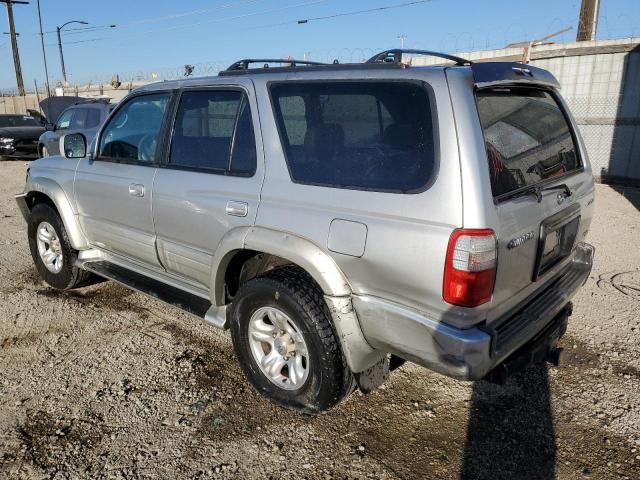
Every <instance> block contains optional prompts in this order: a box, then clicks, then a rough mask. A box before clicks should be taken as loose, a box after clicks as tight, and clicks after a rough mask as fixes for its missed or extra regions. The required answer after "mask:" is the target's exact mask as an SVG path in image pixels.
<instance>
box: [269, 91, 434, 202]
mask: <svg viewBox="0 0 640 480" xmlns="http://www.w3.org/2000/svg"><path fill="white" fill-rule="evenodd" d="M271 95H272V99H273V104H274V109H275V113H276V117H277V121H278V128H279V131H280V138H281V139H282V144H283V148H284V150H285V154H286V157H287V163H288V166H289V172H290V174H291V177H292V179H293V181H295V182H297V183H303V184H310V185H320V186H327V187H335V188H346V189H357V190H373V191H382V192H397V193H415V192H419V191H422V190H424V188H425V186H426V185H427V184H428V183H429V181H430V180H431V178H432V177H433V175H434V173H435V168H436V155H435V147H434V143H435V139H434V129H433V115H432V103H431V101H430V95H429V92H428V90H427V88H426V87H425V86H424V85H423V84H420V83H417V82H416V83H412V82H340V81H329V82H322V83H319V82H286V83H277V84H274V85H273V86H272V87H271Z"/></svg>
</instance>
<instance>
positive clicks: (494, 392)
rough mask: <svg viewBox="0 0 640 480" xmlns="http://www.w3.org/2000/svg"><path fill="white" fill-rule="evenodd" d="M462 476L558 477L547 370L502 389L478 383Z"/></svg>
mask: <svg viewBox="0 0 640 480" xmlns="http://www.w3.org/2000/svg"><path fill="white" fill-rule="evenodd" d="M471 401H472V405H471V410H470V418H469V423H468V427H467V439H466V444H465V447H464V454H463V458H462V466H461V468H460V478H461V479H462V480H471V479H473V480H476V479H485V478H486V479H492V480H495V479H502V478H504V479H515V478H517V479H551V478H555V463H556V443H555V431H554V425H553V413H552V410H551V400H550V390H549V381H548V374H547V366H546V365H544V364H540V365H535V366H532V367H530V368H528V369H527V370H525V371H523V372H521V373H520V374H518V375H516V376H515V377H513V378H512V379H510V380H508V381H507V383H506V384H505V385H503V386H500V385H494V384H491V383H488V382H476V383H475V385H474V387H473V394H472V398H471Z"/></svg>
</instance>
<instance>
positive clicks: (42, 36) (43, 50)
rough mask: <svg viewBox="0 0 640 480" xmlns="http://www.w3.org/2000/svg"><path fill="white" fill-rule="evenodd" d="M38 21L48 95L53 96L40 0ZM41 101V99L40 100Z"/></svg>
mask: <svg viewBox="0 0 640 480" xmlns="http://www.w3.org/2000/svg"><path fill="white" fill-rule="evenodd" d="M38 22H39V23H40V43H41V44H42V59H43V60H44V74H45V77H46V80H47V84H46V87H47V96H48V97H50V96H51V89H50V88H49V69H48V68H47V53H46V52H45V49H44V33H43V32H42V15H40V0H38ZM38 103H39V101H38Z"/></svg>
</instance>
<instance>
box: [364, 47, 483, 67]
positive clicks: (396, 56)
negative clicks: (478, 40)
mask: <svg viewBox="0 0 640 480" xmlns="http://www.w3.org/2000/svg"><path fill="white" fill-rule="evenodd" d="M404 54H413V55H424V56H428V57H438V58H444V59H446V60H451V61H452V62H455V64H456V65H471V63H472V62H471V60H466V59H464V58H460V57H456V56H455V55H449V54H448V53H440V52H432V51H431V50H413V49H405V48H396V49H393V50H385V51H384V52H380V53H377V54H375V55H374V56H373V57H371V58H370V59H369V60H367V62H366V63H402V56H403V55H404Z"/></svg>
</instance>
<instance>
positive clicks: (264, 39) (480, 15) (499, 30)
mask: <svg viewBox="0 0 640 480" xmlns="http://www.w3.org/2000/svg"><path fill="white" fill-rule="evenodd" d="M29 2H30V3H29V4H28V5H14V7H13V8H14V16H15V25H16V31H17V32H19V33H20V36H19V39H18V45H19V50H20V60H21V64H22V73H23V77H24V83H25V87H26V88H27V89H28V90H29V89H32V88H33V85H34V80H36V81H38V83H39V84H40V85H43V84H44V78H45V73H44V63H43V57H42V50H41V44H40V36H39V34H38V32H39V29H38V16H37V8H36V3H37V0H29ZM40 6H41V12H42V22H43V30H44V31H45V36H44V39H45V49H46V54H47V63H48V67H49V79H50V84H51V85H52V86H54V85H55V84H56V83H57V82H58V81H59V80H60V79H61V78H62V74H61V68H60V57H59V54H58V46H57V37H56V26H60V25H62V24H64V23H65V22H68V21H72V20H78V21H84V22H87V23H88V24H87V25H81V24H70V25H67V26H66V27H65V28H64V30H63V34H62V41H63V46H64V58H65V67H66V70H67V77H68V80H69V82H70V83H71V84H81V83H84V82H87V81H93V82H107V83H108V82H109V80H110V79H111V77H112V75H114V74H119V75H120V76H121V78H129V77H130V76H131V75H134V74H136V73H137V72H139V73H140V75H144V76H146V77H148V76H149V74H150V72H169V71H181V70H182V69H183V66H184V65H185V64H196V65H200V64H202V65H203V68H204V69H209V70H210V71H212V73H216V72H217V69H219V68H222V67H224V66H227V65H228V64H230V63H232V62H233V61H234V60H237V59H240V58H247V57H254V58H255V57H270V58H273V57H277V58H280V57H288V56H293V57H295V58H303V57H305V55H306V57H307V58H309V59H311V60H318V61H327V60H331V59H333V58H339V59H340V60H341V61H343V62H344V61H360V60H362V59H363V58H365V57H368V56H371V55H372V54H373V53H374V52H376V51H379V50H386V49H389V48H396V47H399V46H400V45H401V42H402V41H404V45H405V47H406V48H423V49H430V50H439V51H446V52H450V53H453V52H460V51H469V50H477V49H484V48H499V47H502V46H505V45H507V44H508V43H512V42H518V41H524V40H530V39H535V38H541V37H543V36H545V35H547V34H550V33H553V32H557V31H559V30H562V29H564V28H566V27H570V26H573V27H574V29H573V30H572V31H569V32H567V33H564V34H562V35H560V36H558V37H557V38H555V39H554V40H555V41H572V40H574V39H575V34H576V31H575V25H576V23H577V18H578V13H579V10H580V0H352V1H344V0H343V1H340V0H215V1H211V0H210V1H205V0H182V1H180V2H175V1H162V0H109V1H108V2H107V1H96V0H40ZM365 10H367V11H365ZM358 12H359V13H358ZM300 20H308V22H306V23H298V21H300ZM110 25H116V26H115V27H112V28H111V27H110ZM8 30H9V27H8V22H7V14H6V9H5V7H4V5H3V4H0V32H4V31H8ZM632 35H635V36H640V0H602V5H601V10H600V23H599V29H598V38H620V37H628V36H632ZM399 37H404V38H403V39H401V38H399ZM9 40H10V39H9V36H8V35H0V90H12V89H15V88H16V84H15V73H14V69H13V60H12V56H11V45H10V41H9Z"/></svg>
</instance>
